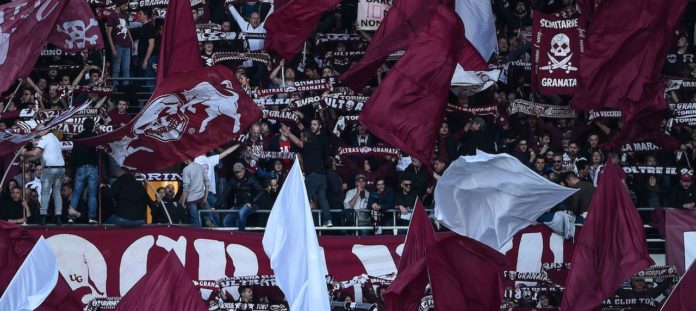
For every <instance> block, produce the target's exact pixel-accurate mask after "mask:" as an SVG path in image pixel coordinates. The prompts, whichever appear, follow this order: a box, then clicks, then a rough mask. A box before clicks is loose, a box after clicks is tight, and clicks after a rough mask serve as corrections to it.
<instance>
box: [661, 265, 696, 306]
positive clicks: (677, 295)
mask: <svg viewBox="0 0 696 311" xmlns="http://www.w3.org/2000/svg"><path fill="white" fill-rule="evenodd" d="M694 266H696V265H694V264H693V263H692V264H691V266H690V267H689V270H688V271H686V274H684V276H682V278H681V280H679V283H677V285H676V286H675V288H674V290H673V291H672V293H671V294H670V295H669V297H667V300H666V301H665V303H664V304H663V305H662V309H660V311H682V310H690V309H691V308H692V307H693V306H694V305H696V295H694V293H696V268H695V267H694Z"/></svg>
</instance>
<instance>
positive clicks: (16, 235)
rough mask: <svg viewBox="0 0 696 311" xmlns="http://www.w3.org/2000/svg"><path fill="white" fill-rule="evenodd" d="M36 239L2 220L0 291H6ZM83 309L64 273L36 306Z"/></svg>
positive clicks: (45, 309) (42, 310) (42, 309)
mask: <svg viewBox="0 0 696 311" xmlns="http://www.w3.org/2000/svg"><path fill="white" fill-rule="evenodd" d="M36 241H37V239H36V237H34V236H32V235H31V234H30V233H29V231H28V230H26V229H24V228H22V227H20V226H18V225H15V224H10V223H8V222H5V221H2V220H0V267H3V269H2V270H1V271H0V292H3V293H4V292H5V290H6V289H7V287H8V284H9V283H10V281H11V280H12V279H13V276H14V275H15V274H16V273H17V271H18V270H19V267H20V266H21V265H22V264H23V262H24V261H25V259H26V258H27V256H28V254H29V252H30V251H31V250H32V249H33V247H34V245H35V244H36ZM82 309H83V306H82V302H81V301H80V300H79V298H78V297H77V296H76V295H74V294H73V291H72V289H71V288H70V285H68V282H67V281H65V279H64V278H63V277H62V275H61V276H59V277H58V281H57V284H56V286H55V287H54V288H53V289H52V291H51V292H50V294H49V295H48V296H47V297H46V299H45V300H44V301H43V303H42V304H41V305H40V306H39V307H38V308H36V310H39V311H49V310H60V311H73V310H74V311H78V310H82ZM2 310H5V309H2Z"/></svg>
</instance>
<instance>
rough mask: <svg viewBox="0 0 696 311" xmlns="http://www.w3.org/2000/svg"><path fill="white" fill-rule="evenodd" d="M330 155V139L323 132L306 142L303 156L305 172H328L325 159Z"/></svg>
mask: <svg viewBox="0 0 696 311" xmlns="http://www.w3.org/2000/svg"><path fill="white" fill-rule="evenodd" d="M328 156H329V141H328V139H327V138H326V136H324V135H323V134H320V135H316V137H315V139H314V140H309V141H306V142H304V144H303V147H302V158H303V159H304V162H303V164H304V171H305V174H307V175H309V174H311V173H317V174H322V175H324V174H326V168H325V167H324V160H325V159H326V158H327V157H328Z"/></svg>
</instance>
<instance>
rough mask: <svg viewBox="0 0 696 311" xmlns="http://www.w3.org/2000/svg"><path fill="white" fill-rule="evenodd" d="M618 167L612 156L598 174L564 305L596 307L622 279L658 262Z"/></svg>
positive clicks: (576, 308) (569, 278)
mask: <svg viewBox="0 0 696 311" xmlns="http://www.w3.org/2000/svg"><path fill="white" fill-rule="evenodd" d="M619 170H620V168H619V167H618V166H616V165H615V164H613V163H611V161H609V162H607V165H606V166H605V168H604V172H603V173H602V175H601V178H600V179H599V184H598V185H597V190H596V191H595V194H594V197H593V198H592V202H591V203H590V210H589V213H588V216H587V219H586V220H585V223H584V226H583V228H582V231H581V232H580V236H579V237H578V238H577V240H576V243H575V251H574V253H573V260H572V263H571V269H570V272H569V274H568V279H567V281H566V290H565V292H564V294H563V301H562V304H561V307H562V308H563V310H578V311H583V310H594V309H595V308H597V307H599V306H600V304H601V303H602V301H603V300H605V299H607V298H609V297H610V296H611V295H612V294H613V293H614V292H615V291H616V289H617V288H618V287H619V286H620V285H621V283H622V282H624V281H625V280H627V279H628V278H629V277H631V276H632V275H634V274H636V273H638V272H639V271H641V270H643V269H645V268H647V267H649V266H651V265H654V264H655V263H654V262H653V260H652V259H651V258H650V256H649V255H648V248H647V243H646V241H645V233H644V231H643V222H642V221H641V219H640V216H639V215H638V211H637V210H636V207H635V206H634V205H633V202H632V201H631V197H630V196H629V194H628V190H627V189H626V187H625V186H624V184H623V182H622V181H621V177H619Z"/></svg>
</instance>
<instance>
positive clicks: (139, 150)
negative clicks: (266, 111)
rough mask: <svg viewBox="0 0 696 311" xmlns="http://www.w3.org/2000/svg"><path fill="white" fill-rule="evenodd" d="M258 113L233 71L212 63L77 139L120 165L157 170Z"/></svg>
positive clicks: (208, 146)
mask: <svg viewBox="0 0 696 311" xmlns="http://www.w3.org/2000/svg"><path fill="white" fill-rule="evenodd" d="M259 118H261V110H260V109H259V108H258V106H256V104H254V101H253V100H252V99H251V98H249V96H248V95H247V94H246V92H244V90H243V89H242V87H241V86H240V85H239V82H238V81H237V79H236V78H235V76H234V73H233V72H232V71H230V70H229V69H227V68H226V67H224V66H213V67H207V68H201V69H195V70H192V71H189V72H186V73H177V74H174V75H172V76H170V77H169V78H167V79H165V80H164V81H162V83H161V84H160V85H159V86H157V88H156V89H155V92H154V93H153V94H152V97H151V98H150V102H149V103H148V104H147V105H146V106H145V108H143V110H142V111H141V112H140V114H139V115H138V116H136V117H135V118H134V119H133V120H131V122H130V123H128V124H127V125H125V126H123V127H121V128H119V129H118V130H116V131H113V132H111V133H107V134H104V135H100V136H96V137H91V138H88V139H84V140H82V141H83V142H84V143H85V144H89V145H92V146H104V147H105V149H106V151H107V152H108V153H109V154H110V155H111V156H112V157H113V158H114V160H115V161H116V162H117V163H118V164H119V165H121V166H125V167H128V168H132V169H137V170H139V171H156V170H161V169H165V168H168V167H171V166H172V165H175V164H178V163H181V162H183V161H184V160H186V159H193V158H195V157H197V156H199V155H201V154H204V153H206V152H208V151H210V150H212V149H213V148H215V147H218V146H220V145H222V144H224V143H227V142H229V141H231V140H233V139H236V138H237V137H239V135H241V134H242V133H243V132H244V131H245V130H246V129H247V128H248V127H249V126H251V125H252V124H253V123H254V122H256V121H257V120H258V119H259ZM76 142H77V141H76ZM153 156H156V160H153V159H155V158H154V157H153Z"/></svg>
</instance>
